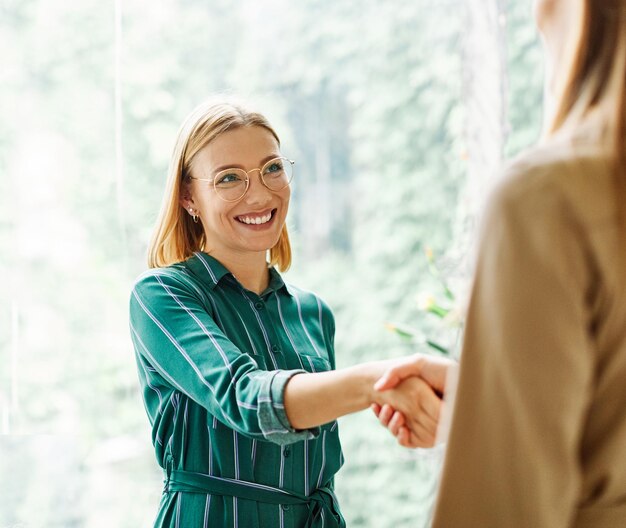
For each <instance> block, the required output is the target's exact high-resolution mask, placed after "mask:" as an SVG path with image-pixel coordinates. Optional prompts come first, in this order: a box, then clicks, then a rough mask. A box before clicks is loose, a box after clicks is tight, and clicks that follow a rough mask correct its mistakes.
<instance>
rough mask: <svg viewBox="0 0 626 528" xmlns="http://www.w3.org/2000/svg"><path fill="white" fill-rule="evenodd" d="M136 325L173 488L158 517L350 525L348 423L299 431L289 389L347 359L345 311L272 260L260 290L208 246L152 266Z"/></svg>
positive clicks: (174, 523)
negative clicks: (340, 336) (343, 484)
mask: <svg viewBox="0 0 626 528" xmlns="http://www.w3.org/2000/svg"><path fill="white" fill-rule="evenodd" d="M130 330H131V337H132V341H133V345H134V349H135V353H136V359H137V365H138V372H139V381H140V385H141V389H142V395H143V400H144V405H145V408H146V412H147V414H148V417H149V420H150V424H151V426H152V443H153V445H154V448H155V452H156V458H157V462H158V463H159V465H160V466H161V467H162V468H163V470H164V489H163V495H162V498H161V503H160V506H159V510H158V514H157V517H156V520H155V523H154V526H155V527H177V528H178V527H180V528H202V527H222V526H224V527H226V526H228V527H242V528H248V527H257V526H258V527H268V528H275V527H276V528H290V527H305V526H307V527H308V526H311V527H322V526H325V527H328V528H331V527H335V526H343V525H344V522H343V519H342V517H341V513H340V512H339V508H338V505H337V501H336V498H335V495H334V492H333V477H334V475H335V473H336V472H337V471H338V470H339V468H340V467H341V465H342V463H343V455H342V452H341V446H340V443H339V436H338V429H337V422H332V423H328V424H325V425H323V426H321V427H318V428H313V429H309V430H303V431H296V430H294V429H293V428H292V427H291V426H290V424H289V421H288V420H287V416H286V414H285V409H284V404H283V391H284V387H285V384H286V383H287V381H288V380H289V379H290V378H291V377H292V376H293V375H295V374H297V373H300V372H317V371H325V370H330V369H333V368H335V356H334V350H333V337H334V330H335V328H334V320H333V316H332V313H331V311H330V309H329V308H328V306H327V305H326V304H324V302H323V301H321V300H320V299H319V297H317V296H316V295H314V294H313V293H310V292H306V291H303V290H300V289H298V288H295V287H293V286H292V285H287V284H286V283H285V282H284V281H283V279H282V278H281V276H280V275H279V274H278V272H277V271H276V270H274V269H270V284H269V286H268V288H267V289H266V290H265V291H264V292H263V293H262V294H261V295H257V294H256V293H253V292H251V291H249V290H246V289H244V288H243V287H242V286H241V284H239V282H238V281H237V280H236V279H235V277H234V276H233V275H232V274H231V273H230V272H229V271H228V270H227V269H226V268H225V267H224V266H223V265H222V264H221V263H220V262H219V261H217V260H216V259H214V258H213V257H211V256H209V255H208V254H206V253H200V252H198V253H196V254H195V255H194V256H193V257H191V258H189V259H188V260H186V261H184V262H180V263H177V264H174V265H172V266H168V267H166V268H156V269H152V270H149V271H147V272H146V273H144V274H143V275H141V276H140V277H139V278H138V280H137V281H136V283H135V285H134V287H133V290H132V294H131V297H130Z"/></svg>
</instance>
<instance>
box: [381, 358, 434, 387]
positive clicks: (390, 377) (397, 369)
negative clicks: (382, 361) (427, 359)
mask: <svg viewBox="0 0 626 528" xmlns="http://www.w3.org/2000/svg"><path fill="white" fill-rule="evenodd" d="M421 368H422V367H421V359H417V358H416V357H410V358H404V359H402V360H401V361H399V362H398V363H396V364H395V365H394V366H392V367H391V368H390V369H388V370H387V371H386V372H385V373H384V374H383V375H382V377H381V378H380V379H379V380H378V381H377V382H376V383H375V384H374V388H375V389H376V390H378V391H384V390H388V389H393V388H394V387H395V386H396V385H398V383H400V382H401V381H402V380H405V379H406V378H409V377H411V376H418V375H419V374H420V371H421Z"/></svg>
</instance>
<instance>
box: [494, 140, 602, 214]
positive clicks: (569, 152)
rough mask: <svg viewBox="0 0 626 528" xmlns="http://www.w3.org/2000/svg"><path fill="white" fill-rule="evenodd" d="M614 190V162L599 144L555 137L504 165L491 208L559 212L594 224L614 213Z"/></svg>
mask: <svg viewBox="0 0 626 528" xmlns="http://www.w3.org/2000/svg"><path fill="white" fill-rule="evenodd" d="M612 196H613V193H612V178H611V169H610V164H609V161H608V158H607V157H606V156H605V155H604V154H602V152H601V151H600V150H599V149H598V148H597V147H595V146H594V145H584V144H583V145H580V144H576V143H574V142H572V141H567V140H558V141H557V140H554V141H550V142H547V143H545V144H542V145H540V146H538V147H534V148H532V149H530V150H528V151H526V152H524V153H523V154H521V155H520V156H518V157H517V158H515V159H514V160H512V161H511V162H509V163H508V164H507V165H506V166H505V168H504V169H503V171H502V174H501V177H500V179H499V181H498V183H497V184H496V186H495V188H494V189H493V191H492V193H491V196H490V200H489V205H488V208H487V209H488V211H489V210H491V211H492V212H493V211H498V212H499V213H500V214H505V215H506V214H508V215H522V216H523V218H524V219H525V221H527V222H533V219H536V220H537V221H540V220H541V218H542V217H544V216H545V215H547V216H555V215H560V218H561V219H562V220H564V221H567V220H568V219H569V220H573V219H577V221H579V222H582V223H585V224H588V223H591V224H593V223H596V222H601V221H603V220H604V219H606V218H607V217H610V216H611V215H612V214H613V213H614V211H613V209H612V207H611V204H612V202H613V201H614V200H612V199H611V197H612Z"/></svg>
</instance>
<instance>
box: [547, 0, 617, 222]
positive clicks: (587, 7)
mask: <svg viewBox="0 0 626 528" xmlns="http://www.w3.org/2000/svg"><path fill="white" fill-rule="evenodd" d="M580 1H581V6H580V7H581V16H580V17H579V26H578V28H576V30H577V31H576V32H575V33H576V34H575V36H574V38H573V39H572V42H570V43H569V44H570V45H569V47H568V48H567V49H568V50H569V55H568V56H567V57H566V61H567V64H566V65H565V66H566V68H565V70H564V71H565V72H566V74H565V75H564V76H563V77H562V80H561V82H560V83H559V84H558V85H557V86H556V108H555V112H554V115H553V117H552V122H551V125H550V127H549V134H556V133H557V132H560V131H563V130H565V131H567V130H568V129H569V130H571V129H572V128H574V127H577V126H578V125H580V124H582V123H584V122H585V120H586V118H587V117H589V116H590V114H591V113H592V112H594V113H595V112H599V115H600V119H601V126H602V127H603V128H604V129H605V130H606V133H607V134H608V136H604V138H605V139H607V140H608V141H609V145H610V154H611V158H612V160H613V164H614V168H615V185H616V186H617V197H618V211H619V214H620V217H621V220H622V226H623V228H624V230H626V0H580Z"/></svg>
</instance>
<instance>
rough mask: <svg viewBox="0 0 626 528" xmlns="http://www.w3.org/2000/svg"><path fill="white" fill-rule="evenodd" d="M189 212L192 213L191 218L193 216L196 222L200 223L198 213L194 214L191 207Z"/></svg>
mask: <svg viewBox="0 0 626 528" xmlns="http://www.w3.org/2000/svg"><path fill="white" fill-rule="evenodd" d="M189 214H190V215H191V218H193V222H194V224H197V223H198V215H195V214H193V209H192V208H191V207H190V208H189Z"/></svg>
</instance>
